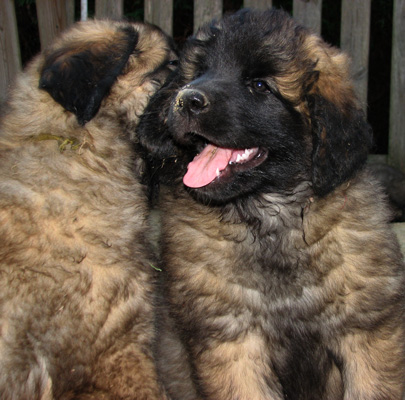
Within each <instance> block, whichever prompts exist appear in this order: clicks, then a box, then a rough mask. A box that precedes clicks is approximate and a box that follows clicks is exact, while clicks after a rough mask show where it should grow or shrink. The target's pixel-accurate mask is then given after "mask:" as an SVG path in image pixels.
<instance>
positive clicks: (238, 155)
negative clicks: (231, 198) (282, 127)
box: [183, 144, 267, 188]
mask: <svg viewBox="0 0 405 400" xmlns="http://www.w3.org/2000/svg"><path fill="white" fill-rule="evenodd" d="M266 158H267V151H266V150H264V149H261V148H260V147H252V148H248V149H230V148H223V147H218V146H215V145H214V144H208V145H206V146H205V148H204V149H203V150H202V152H201V153H199V154H197V155H196V156H195V157H194V159H193V161H191V162H190V163H189V164H188V167H187V173H186V174H185V175H184V177H183V183H184V184H185V185H186V186H188V187H190V188H200V187H203V186H207V185H209V184H210V183H211V182H213V181H220V180H222V179H225V178H229V177H230V176H232V175H234V174H236V173H240V172H243V171H247V170H250V169H252V168H254V167H257V166H258V165H260V164H261V163H262V162H264V161H265V160H266Z"/></svg>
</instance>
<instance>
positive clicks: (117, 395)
mask: <svg viewBox="0 0 405 400" xmlns="http://www.w3.org/2000/svg"><path fill="white" fill-rule="evenodd" d="M93 380H94V387H95V392H94V393H93V392H89V393H88V394H86V395H84V394H83V397H79V398H80V399H109V400H110V399H111V400H121V399H137V400H166V399H167V397H166V396H165V395H164V394H163V391H162V390H161V388H160V387H159V386H160V385H159V383H158V378H157V373H156V367H155V364H154V361H153V358H152V356H151V355H150V354H149V353H148V350H147V347H145V349H141V346H139V345H137V346H135V345H129V346H127V347H126V348H125V349H124V350H122V351H120V352H116V353H113V354H111V355H109V354H106V355H105V356H104V357H102V358H101V359H100V360H99V363H98V365H97V369H96V371H95V374H94V376H93Z"/></svg>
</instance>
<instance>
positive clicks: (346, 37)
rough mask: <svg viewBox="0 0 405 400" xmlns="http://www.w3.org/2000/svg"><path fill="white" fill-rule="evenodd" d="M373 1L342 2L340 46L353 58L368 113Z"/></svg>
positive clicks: (356, 83) (355, 77) (354, 69)
mask: <svg viewBox="0 0 405 400" xmlns="http://www.w3.org/2000/svg"><path fill="white" fill-rule="evenodd" d="M370 17H371V0H342V21H341V24H342V25H341V35H340V45H341V47H342V49H343V50H345V51H346V52H347V53H348V54H349V55H350V56H351V58H352V74H353V79H354V85H355V90H356V92H357V95H358V97H359V99H360V101H361V102H362V103H363V107H364V110H365V111H367V106H366V105H367V83H368V56H369V47H370Z"/></svg>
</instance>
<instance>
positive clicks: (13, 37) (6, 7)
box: [0, 0, 21, 103]
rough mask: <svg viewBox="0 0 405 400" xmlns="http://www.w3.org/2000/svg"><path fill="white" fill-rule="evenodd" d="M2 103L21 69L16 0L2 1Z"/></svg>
mask: <svg viewBox="0 0 405 400" xmlns="http://www.w3.org/2000/svg"><path fill="white" fill-rule="evenodd" d="M0 54H1V58H0V103H1V102H2V101H4V99H5V97H6V94H7V90H8V87H9V85H10V83H11V82H12V81H13V79H14V77H15V75H16V74H17V73H18V72H19V71H20V70H21V56H20V45H19V42H18V30H17V19H16V16H15V9H14V0H1V1H0Z"/></svg>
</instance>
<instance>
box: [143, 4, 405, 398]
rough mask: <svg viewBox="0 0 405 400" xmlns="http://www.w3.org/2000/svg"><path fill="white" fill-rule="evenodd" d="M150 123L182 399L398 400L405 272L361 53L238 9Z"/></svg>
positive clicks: (210, 28)
mask: <svg viewBox="0 0 405 400" xmlns="http://www.w3.org/2000/svg"><path fill="white" fill-rule="evenodd" d="M138 133H139V135H140V141H141V143H142V145H143V146H144V147H145V155H146V158H147V160H148V162H149V169H150V175H151V176H152V177H153V178H154V181H155V183H157V184H158V185H160V186H161V188H160V196H159V200H158V201H159V202H158V207H159V208H160V210H161V214H162V220H163V222H162V225H163V227H162V230H163V233H162V269H163V270H164V272H163V275H162V276H163V277H164V278H165V282H164V285H163V288H164V295H165V300H164V304H165V305H167V306H168V313H169V315H168V317H169V318H170V319H171V320H170V319H169V321H168V326H170V325H172V327H173V333H170V335H169V336H167V338H163V339H162V340H164V342H163V343H164V347H163V348H162V353H161V354H163V355H165V354H166V355H170V358H167V359H166V360H161V365H160V368H161V369H162V371H163V372H164V373H163V376H164V377H165V378H166V385H167V387H168V389H169V391H170V393H171V394H172V396H173V398H174V399H184V398H187V399H193V398H196V397H197V396H198V397H200V398H202V399H210V400H214V399H215V400H230V399H233V400H236V399H238V400H242V399H243V400H270V399H271V400H281V399H294V400H304V399H307V400H309V399H325V400H326V399H328V400H334V399H346V400H349V399H351V400H354V399H357V400H359V399H363V400H365V399H367V400H371V399H374V400H377V399H378V400H394V399H396V400H399V399H401V394H402V392H403V389H404V382H405V353H404V345H405V337H404V323H405V319H404V305H405V270H404V264H403V261H402V255H401V253H400V250H399V246H398V242H397V240H396V237H395V236H394V234H393V233H392V232H391V229H390V228H389V226H388V224H387V221H388V219H389V212H388V211H387V207H386V199H385V197H384V196H383V195H382V191H381V188H380V187H379V186H378V184H377V183H376V181H375V180H374V179H373V178H372V177H371V176H370V175H368V173H367V172H365V171H364V169H363V165H364V163H365V161H366V158H367V152H368V149H369V147H370V143H371V136H372V135H371V129H370V127H369V126H368V124H367V123H366V121H365V118H364V115H363V112H362V111H361V107H360V105H359V103H358V101H357V99H356V98H355V95H354V91H353V88H352V82H351V80H350V77H349V68H348V59H347V57H346V55H345V54H343V53H342V52H340V51H339V50H338V49H336V48H333V47H330V46H329V45H327V44H326V43H325V42H324V41H322V39H321V38H319V37H318V36H316V35H315V34H313V33H312V32H310V31H309V30H307V29H305V28H304V27H302V26H299V25H298V24H297V23H296V22H294V20H293V19H291V18H290V17H289V16H288V15H287V14H286V13H284V12H282V11H277V10H268V11H266V12H262V13H260V12H255V11H249V10H243V11H240V12H238V13H236V14H234V15H232V16H228V17H226V18H225V19H223V20H222V21H219V22H215V21H214V22H213V23H211V24H208V25H206V26H204V27H203V28H201V29H200V30H199V32H198V33H197V34H196V36H195V37H192V38H190V39H189V40H188V42H187V44H186V46H185V48H184V52H183V54H182V55H181V57H180V65H179V70H178V73H177V74H175V76H174V77H173V79H172V80H171V81H170V83H168V84H167V85H166V86H165V87H164V88H163V89H161V90H160V91H159V92H158V93H157V94H156V95H155V96H154V98H153V99H152V100H151V102H150V103H149V106H148V107H147V109H146V112H145V114H144V117H143V118H142V120H141V123H140V125H139V129H138ZM170 346H171V347H170ZM174 354H178V355H179V358H178V359H173V355H174ZM182 360H183V361H182ZM185 363H188V367H187V368H188V369H187V368H186V367H185V366H184V365H186V364H185ZM178 365H183V366H182V367H181V373H182V374H181V375H178V376H176V372H178V370H179V367H178ZM176 370H177V371H176ZM187 378H188V380H187ZM192 385H194V388H193V386H192ZM193 391H194V392H193ZM179 394H180V395H179Z"/></svg>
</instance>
